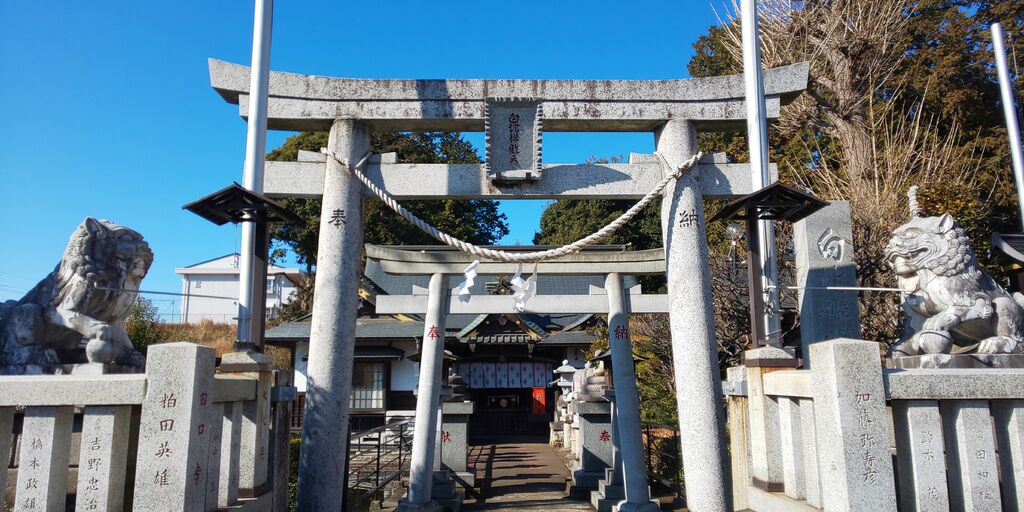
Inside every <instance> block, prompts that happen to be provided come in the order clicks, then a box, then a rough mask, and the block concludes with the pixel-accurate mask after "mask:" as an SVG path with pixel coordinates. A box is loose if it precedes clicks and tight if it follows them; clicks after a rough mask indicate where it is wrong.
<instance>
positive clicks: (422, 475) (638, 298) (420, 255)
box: [366, 245, 668, 512]
mask: <svg viewBox="0 0 1024 512" xmlns="http://www.w3.org/2000/svg"><path fill="white" fill-rule="evenodd" d="M366 256H367V258H372V259H374V260H377V261H378V262H380V265H381V268H382V269H383V270H384V272H386V273H389V274H415V275H424V274H426V275H430V276H431V278H430V285H429V288H428V289H427V290H426V292H427V294H426V295H422V294H420V295H416V294H414V295H404V296H403V295H379V296H377V302H376V306H375V307H376V312H377V313H379V314H415V315H425V318H424V324H423V330H424V332H423V352H422V357H421V359H420V377H419V390H420V392H419V394H418V398H417V401H416V431H415V434H414V436H413V451H412V463H411V467H410V471H409V494H408V496H407V498H406V500H404V501H403V502H402V505H401V506H400V507H399V510H403V511H413V510H436V509H438V507H437V505H436V504H434V503H432V502H431V487H432V483H433V467H434V466H433V456H434V449H433V447H434V445H435V444H436V439H434V433H435V432H434V426H435V423H436V421H437V413H438V412H437V411H438V400H439V395H440V389H441V365H442V357H443V352H444V347H443V343H444V334H443V333H444V329H445V317H446V316H447V315H448V314H453V313H454V314H492V313H523V312H527V313H564V312H574V313H601V314H608V336H609V340H608V341H609V347H610V349H611V353H612V366H613V367H614V368H615V371H614V372H612V378H613V380H614V386H615V402H614V404H613V407H615V409H616V412H615V413H614V414H615V415H616V417H617V420H616V422H615V429H616V430H615V434H616V435H617V436H618V441H619V445H620V446H621V452H620V453H621V461H622V464H621V467H622V468H624V469H625V470H624V471H623V474H621V475H618V476H619V478H621V480H617V481H621V482H624V484H625V486H624V487H625V497H626V499H625V500H624V501H622V502H621V503H619V505H618V510H620V511H622V512H627V511H648V512H656V511H657V510H660V507H659V505H658V503H657V502H656V501H652V500H651V495H650V489H649V487H648V485H647V467H646V464H645V462H644V447H643V438H642V437H641V430H640V429H641V427H640V405H639V396H638V393H637V386H636V370H635V368H634V365H633V352H632V344H631V342H630V337H629V323H628V320H627V315H628V313H631V312H632V313H666V312H667V311H668V297H667V296H666V295H641V294H639V293H632V290H630V291H628V292H627V290H625V289H623V284H622V275H623V274H632V275H636V274H655V273H661V272H662V271H663V269H664V260H663V252H662V251H661V250H649V251H627V252H617V253H615V252H599V253H578V254H573V255H570V256H567V257H564V258H560V259H558V260H555V261H551V262H544V263H542V264H540V265H538V269H537V273H538V275H539V276H543V275H550V274H555V275H567V274H587V275H595V274H596V275H605V276H606V277H605V287H604V289H591V294H590V295H582V296H581V295H535V296H533V297H532V298H530V299H529V300H528V301H527V302H526V303H525V308H524V309H523V310H519V309H516V307H515V298H514V297H513V296H510V295H478V296H473V297H471V298H470V299H469V300H468V301H465V302H463V301H462V300H460V299H459V298H458V297H456V296H455V294H453V293H450V286H448V284H449V277H451V276H459V275H461V274H462V271H463V269H465V268H466V266H467V265H469V264H470V263H471V262H472V261H473V259H474V258H473V256H471V255H468V254H465V253H460V252H453V251H416V252H414V251H404V250H398V249H393V248H383V247H378V246H374V245H367V246H366ZM516 268H517V265H515V264H510V263H495V262H482V263H480V264H479V265H478V266H477V268H476V271H477V273H478V274H483V275H489V274H501V275H511V274H513V273H514V272H515V271H516ZM539 279H542V277H539ZM636 291H637V292H638V291H639V288H637V289H636ZM617 466H618V465H617Z"/></svg>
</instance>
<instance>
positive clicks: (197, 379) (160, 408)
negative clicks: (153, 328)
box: [0, 343, 288, 511]
mask: <svg viewBox="0 0 1024 512" xmlns="http://www.w3.org/2000/svg"><path fill="white" fill-rule="evenodd" d="M214 361H215V358H214V352H213V350H212V349H210V348H207V347H201V346H197V345H194V344H191V343H169V344H164V345H155V346H153V347H150V349H149V358H148V362H147V373H145V374H117V375H83V376H79V375H48V376H4V377H0V389H2V390H3V392H2V393H0V453H3V454H4V455H5V456H6V455H7V454H13V457H12V459H11V461H13V462H14V464H13V465H12V467H11V468H8V467H7V465H6V464H5V467H4V471H0V489H5V488H10V487H13V495H9V496H8V497H7V504H6V505H8V506H10V507H11V508H12V509H13V510H64V509H65V507H67V508H71V507H72V505H74V508H75V509H76V510H107V511H115V510H132V509H134V510H182V511H186V510H187V511H199V510H217V509H218V508H222V507H228V506H232V507H233V509H234V508H238V509H240V510H251V509H255V508H259V509H260V510H271V509H276V508H277V507H279V506H281V504H285V505H286V501H283V500H282V499H281V498H282V497H283V498H284V499H286V498H287V473H284V474H283V481H282V475H281V474H280V472H277V471H275V472H274V474H271V473H270V472H268V468H269V467H270V466H269V465H268V458H270V459H272V458H275V457H276V458H278V459H279V460H281V459H282V458H283V460H284V467H285V468H287V467H288V464H287V456H288V455H287V437H286V436H285V437H283V446H284V449H283V450H282V449H280V448H279V447H280V446H282V442H281V439H278V437H280V436H277V435H276V434H278V433H279V432H278V431H279V430H283V431H284V432H285V434H287V430H288V429H287V419H288V418H287V411H286V409H285V408H284V407H277V409H280V411H278V412H276V413H273V414H272V409H271V386H270V384H272V383H273V379H274V374H273V372H271V371H270V370H269V369H268V368H265V367H264V368H255V367H251V368H243V369H242V370H246V371H245V372H243V373H234V374H227V373H225V372H223V371H222V372H220V373H216V372H215V369H214V365H215V363H214ZM282 377H284V379H282V380H283V381H286V380H287V376H284V375H282ZM285 383H286V382H285ZM281 405H282V406H286V405H287V404H286V403H284V402H281ZM275 406H276V404H275ZM272 418H274V420H273V423H274V425H275V429H274V432H271V429H270V426H271V423H272ZM19 424H20V429H17V428H16V427H17V426H19ZM278 424H281V425H282V426H283V428H282V429H277V428H276V426H277V425H278ZM272 433H273V434H275V435H274V436H273V439H272V436H271V434H272ZM12 443H13V446H12ZM12 448H13V450H12ZM275 448H277V449H275ZM6 462H9V461H8V460H6V459H5V463H6ZM8 478H11V479H14V480H15V482H13V483H14V485H13V486H10V485H7V479H8ZM275 480H276V481H278V482H281V485H279V486H274V485H273V484H272V483H269V482H272V481H275ZM275 495H280V496H275ZM72 502H74V503H72ZM0 508H5V507H0ZM5 509H6V508H5Z"/></svg>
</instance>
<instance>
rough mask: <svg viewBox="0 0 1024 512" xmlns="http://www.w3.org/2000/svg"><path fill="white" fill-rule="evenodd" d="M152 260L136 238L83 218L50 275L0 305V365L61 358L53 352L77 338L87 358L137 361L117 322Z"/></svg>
mask: <svg viewBox="0 0 1024 512" xmlns="http://www.w3.org/2000/svg"><path fill="white" fill-rule="evenodd" d="M152 263H153V252H152V251H150V249H149V244H147V243H146V242H145V241H144V240H143V239H142V235H140V234H138V233H137V232H135V231H133V230H131V229H128V228H126V227H124V226H119V225H117V224H114V223H113V222H109V221H105V220H96V219H93V218H92V217H87V218H86V219H85V220H84V221H82V223H81V224H80V225H79V226H78V229H76V230H75V232H74V233H73V234H72V235H71V239H70V240H69V241H68V245H67V248H66V249H65V250H64V258H63V259H61V261H60V264H58V265H57V268H56V269H54V271H53V272H51V273H50V275H48V276H46V278H45V279H43V280H42V281H40V283H39V284H37V285H36V287H35V288H33V289H32V290H31V291H29V292H28V294H26V295H25V297H23V298H22V299H21V300H20V301H8V302H6V303H4V304H0V342H2V346H3V352H2V353H0V366H4V365H6V366H25V365H52V364H59V363H63V362H65V361H61V360H60V357H58V351H68V350H75V349H77V348H78V347H79V345H80V343H81V342H82V340H83V339H85V340H88V343H87V344H86V347H85V354H86V357H87V358H88V360H89V362H98V363H119V364H125V365H130V366H140V365H141V364H142V362H143V359H142V355H141V354H139V352H138V351H136V350H135V348H134V347H133V346H132V342H131V340H130V339H128V333H127V332H126V331H125V326H124V319H125V317H126V316H128V312H129V310H130V309H131V306H132V303H133V302H135V298H136V296H137V295H138V293H137V290H138V289H139V285H140V284H141V283H142V278H143V277H145V276H146V272H148V271H149V266H150V265H151V264H152Z"/></svg>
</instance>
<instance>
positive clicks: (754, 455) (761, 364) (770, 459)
mask: <svg viewBox="0 0 1024 512" xmlns="http://www.w3.org/2000/svg"><path fill="white" fill-rule="evenodd" d="M743 364H744V365H745V366H746V369H747V408H748V411H749V417H748V421H749V424H750V479H751V484H752V485H754V486H755V487H757V488H759V489H761V490H764V491H768V492H777V491H782V489H783V486H782V476H783V475H782V432H781V430H780V429H779V403H778V401H777V400H776V399H774V398H772V397H770V396H767V395H765V394H764V376H765V375H766V374H768V373H770V372H773V371H777V370H787V369H793V368H795V367H796V365H797V360H796V357H795V356H794V355H793V352H792V350H790V349H781V348H777V347H763V348H758V349H754V350H748V351H746V352H745V353H744V354H743Z"/></svg>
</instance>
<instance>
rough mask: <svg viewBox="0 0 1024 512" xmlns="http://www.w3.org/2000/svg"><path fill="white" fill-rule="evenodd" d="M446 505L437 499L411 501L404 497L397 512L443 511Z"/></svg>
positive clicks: (396, 509) (396, 508)
mask: <svg viewBox="0 0 1024 512" xmlns="http://www.w3.org/2000/svg"><path fill="white" fill-rule="evenodd" d="M443 510H444V507H442V506H441V504H440V503H438V502H436V501H428V502H426V503H409V502H408V501H405V500H404V499H403V500H402V501H399V502H398V506H397V507H395V512H442V511H443Z"/></svg>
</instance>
